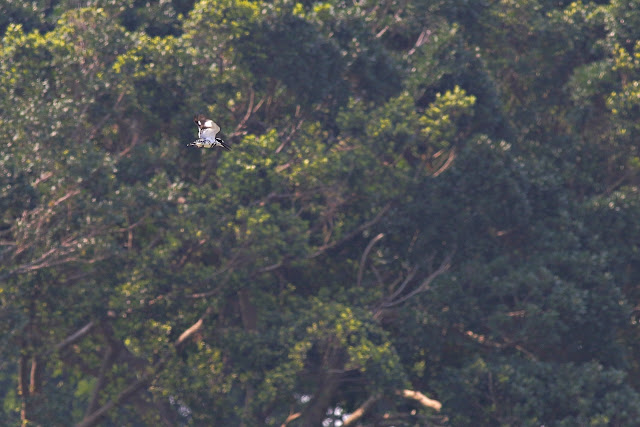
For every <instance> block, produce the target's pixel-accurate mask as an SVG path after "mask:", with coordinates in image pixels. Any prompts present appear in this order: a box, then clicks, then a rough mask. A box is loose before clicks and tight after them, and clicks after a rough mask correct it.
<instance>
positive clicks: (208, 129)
mask: <svg viewBox="0 0 640 427" xmlns="http://www.w3.org/2000/svg"><path fill="white" fill-rule="evenodd" d="M193 121H194V123H195V124H196V126H198V139H196V140H195V141H193V142H191V143H189V144H187V147H198V148H212V147H222V148H224V149H225V150H231V148H229V146H228V145H227V143H226V142H224V141H223V140H222V138H217V137H216V135H217V134H218V132H220V126H218V125H217V124H216V122H214V121H213V120H211V119H207V118H206V117H205V115H204V114H196V115H195V116H194V117H193Z"/></svg>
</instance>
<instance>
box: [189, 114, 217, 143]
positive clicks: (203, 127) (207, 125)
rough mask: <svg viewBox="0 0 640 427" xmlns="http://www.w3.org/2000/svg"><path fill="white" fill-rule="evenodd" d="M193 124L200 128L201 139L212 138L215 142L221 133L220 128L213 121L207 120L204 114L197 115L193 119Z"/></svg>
mask: <svg viewBox="0 0 640 427" xmlns="http://www.w3.org/2000/svg"><path fill="white" fill-rule="evenodd" d="M193 122H194V123H195V124H196V126H198V134H199V136H200V138H211V139H214V140H215V137H216V135H217V134H218V132H220V126H218V124H217V123H216V122H214V121H213V120H211V119H207V118H206V117H205V115H204V114H197V115H195V116H194V117H193Z"/></svg>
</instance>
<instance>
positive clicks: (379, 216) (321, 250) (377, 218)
mask: <svg viewBox="0 0 640 427" xmlns="http://www.w3.org/2000/svg"><path fill="white" fill-rule="evenodd" d="M389 209H391V204H390V203H387V205H385V207H383V208H382V209H380V212H378V213H377V214H376V216H375V218H373V219H372V220H371V221H367V222H365V223H364V224H362V225H361V226H359V227H358V228H356V229H355V230H353V231H352V232H351V233H349V234H347V235H346V236H345V237H343V238H342V239H340V240H336V241H334V242H331V243H327V244H325V245H322V246H320V247H319V248H318V250H316V251H315V252H314V253H313V254H311V255H309V256H308V257H307V258H308V259H312V258H316V257H317V256H320V255H322V254H323V253H324V252H326V251H327V250H328V249H331V248H333V247H335V246H338V245H340V244H342V243H344V242H346V241H348V240H350V239H352V238H354V237H355V236H357V235H358V234H359V233H361V232H363V231H364V230H366V229H367V228H369V227H371V226H372V225H375V224H376V223H377V222H378V221H380V220H381V219H382V217H383V216H384V214H385V213H387V212H388V211H389Z"/></svg>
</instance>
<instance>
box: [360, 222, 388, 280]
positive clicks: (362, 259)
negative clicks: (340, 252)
mask: <svg viewBox="0 0 640 427" xmlns="http://www.w3.org/2000/svg"><path fill="white" fill-rule="evenodd" d="M383 237H384V233H380V234H378V235H377V236H376V237H374V238H373V239H371V241H370V242H369V244H368V245H367V247H366V248H365V249H364V252H363V253H362V257H360V266H359V267H358V280H357V281H356V286H358V287H360V285H361V284H362V274H363V273H364V266H365V262H366V261H367V257H368V256H369V252H371V249H372V248H373V245H375V244H376V242H377V241H379V240H380V239H382V238H383Z"/></svg>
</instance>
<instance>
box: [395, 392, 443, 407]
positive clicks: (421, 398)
mask: <svg viewBox="0 0 640 427" xmlns="http://www.w3.org/2000/svg"><path fill="white" fill-rule="evenodd" d="M396 394H397V395H399V396H403V397H406V398H407V399H413V400H415V401H417V402H419V403H420V404H421V405H422V406H424V407H426V408H431V409H435V410H436V411H440V409H442V403H440V402H438V401H437V400H434V399H430V398H428V397H427V396H425V395H424V394H422V393H420V392H419V391H413V390H398V391H396Z"/></svg>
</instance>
